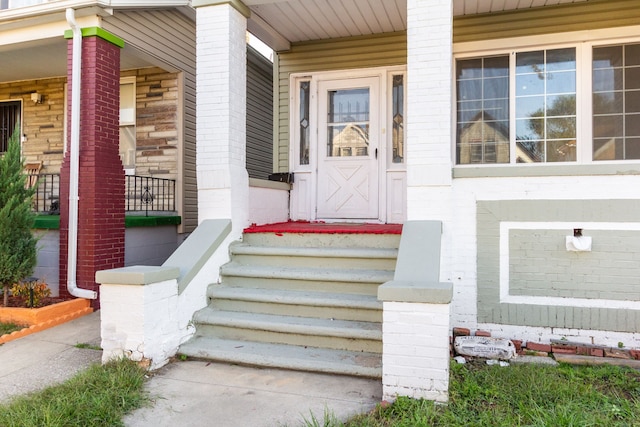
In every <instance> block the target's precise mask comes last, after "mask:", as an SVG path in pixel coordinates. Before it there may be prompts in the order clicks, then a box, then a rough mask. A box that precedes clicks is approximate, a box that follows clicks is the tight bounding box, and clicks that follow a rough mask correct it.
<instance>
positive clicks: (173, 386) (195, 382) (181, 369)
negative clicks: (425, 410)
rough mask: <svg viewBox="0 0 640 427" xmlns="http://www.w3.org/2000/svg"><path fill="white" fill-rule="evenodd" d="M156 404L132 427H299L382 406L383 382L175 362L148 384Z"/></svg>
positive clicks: (135, 416) (130, 422)
mask: <svg viewBox="0 0 640 427" xmlns="http://www.w3.org/2000/svg"><path fill="white" fill-rule="evenodd" d="M146 387H147V390H148V391H149V393H151V395H152V397H153V399H154V404H153V406H152V407H149V408H143V409H140V410H137V411H135V412H133V413H132V414H129V415H128V416H127V417H126V418H125V425H127V426H128V427H146V426H149V427H151V426H153V427H162V426H175V425H189V426H200V425H202V426H204V425H215V426H216V427H237V426H255V427H260V426H269V427H273V426H299V425H302V424H303V423H304V421H305V419H307V420H311V417H312V414H313V416H315V418H316V419H318V420H320V421H321V422H320V425H322V420H323V415H324V413H325V412H327V413H329V414H332V415H333V416H335V417H336V418H338V419H340V420H346V419H347V418H349V417H352V416H353V415H356V414H359V413H363V412H367V411H369V410H371V409H373V408H374V407H375V405H376V404H377V403H379V402H380V400H381V396H382V384H381V382H380V380H372V379H363V378H354V377H347V376H339V375H327V374H314V373H307V372H297V371H287V370H279V369H259V368H251V367H243V366H235V365H226V364H219V363H209V362H204V361H191V360H190V361H185V362H174V363H172V364H169V365H167V366H165V367H164V368H162V369H160V370H159V371H158V372H157V373H156V374H155V375H154V376H153V377H152V378H151V379H150V380H149V381H148V382H147V385H146Z"/></svg>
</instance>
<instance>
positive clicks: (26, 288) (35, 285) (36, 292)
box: [11, 280, 51, 308]
mask: <svg viewBox="0 0 640 427" xmlns="http://www.w3.org/2000/svg"><path fill="white" fill-rule="evenodd" d="M11 295H14V296H17V297H21V298H24V305H25V307H29V308H34V307H40V302H41V301H42V299H43V298H48V297H50V296H51V289H49V287H48V286H47V284H46V283H44V282H41V281H38V280H32V281H25V282H20V283H16V284H15V285H13V286H12V287H11Z"/></svg>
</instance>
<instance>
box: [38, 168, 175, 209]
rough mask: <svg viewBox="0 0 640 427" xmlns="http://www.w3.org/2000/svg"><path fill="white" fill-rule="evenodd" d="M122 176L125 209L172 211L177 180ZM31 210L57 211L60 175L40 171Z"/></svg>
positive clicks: (58, 207)
mask: <svg viewBox="0 0 640 427" xmlns="http://www.w3.org/2000/svg"><path fill="white" fill-rule="evenodd" d="M125 178H126V180H125V194H124V197H125V211H126V212H144V213H145V214H146V215H148V214H149V213H150V212H158V213H160V212H175V210H176V181H175V180H174V179H165V178H153V177H150V176H137V175H127V176H126V177H125ZM36 185H37V188H36V192H35V194H34V196H33V210H34V212H37V213H39V214H46V213H49V214H52V215H57V214H58V213H60V175H59V174H50V173H41V174H39V175H38V180H37V184H36Z"/></svg>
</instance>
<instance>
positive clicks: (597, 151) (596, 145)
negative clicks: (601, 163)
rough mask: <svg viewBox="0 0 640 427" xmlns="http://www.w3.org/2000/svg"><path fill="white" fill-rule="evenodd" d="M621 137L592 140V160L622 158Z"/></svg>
mask: <svg viewBox="0 0 640 427" xmlns="http://www.w3.org/2000/svg"><path fill="white" fill-rule="evenodd" d="M622 149H623V144H622V139H617V138H607V139H595V140H594V141H593V160H616V159H618V158H620V159H621V158H622V153H623V150H622Z"/></svg>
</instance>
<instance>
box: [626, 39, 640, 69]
mask: <svg viewBox="0 0 640 427" xmlns="http://www.w3.org/2000/svg"><path fill="white" fill-rule="evenodd" d="M624 65H626V66H627V67H631V66H634V65H640V44H628V45H626V46H625V47H624Z"/></svg>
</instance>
